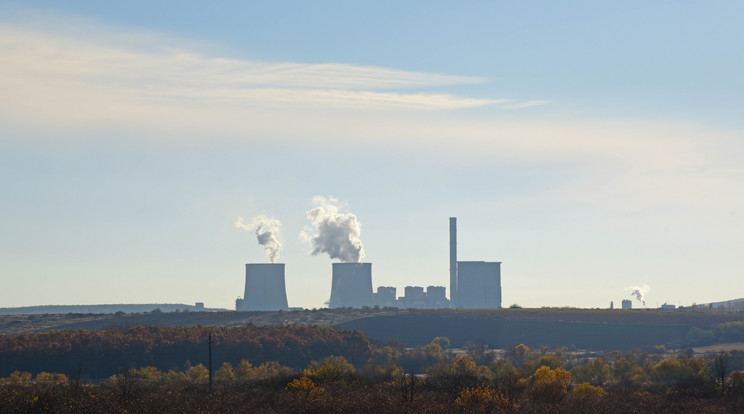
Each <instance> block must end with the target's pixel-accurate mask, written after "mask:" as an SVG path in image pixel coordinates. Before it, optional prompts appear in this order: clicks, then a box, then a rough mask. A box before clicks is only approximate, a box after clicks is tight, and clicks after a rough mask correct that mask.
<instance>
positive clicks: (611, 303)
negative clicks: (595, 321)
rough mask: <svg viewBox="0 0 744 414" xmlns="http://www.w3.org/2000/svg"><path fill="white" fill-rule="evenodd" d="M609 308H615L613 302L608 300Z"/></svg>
mask: <svg viewBox="0 0 744 414" xmlns="http://www.w3.org/2000/svg"><path fill="white" fill-rule="evenodd" d="M610 309H615V302H613V301H610Z"/></svg>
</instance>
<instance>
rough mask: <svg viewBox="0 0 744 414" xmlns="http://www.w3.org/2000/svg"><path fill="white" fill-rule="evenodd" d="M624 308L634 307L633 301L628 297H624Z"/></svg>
mask: <svg viewBox="0 0 744 414" xmlns="http://www.w3.org/2000/svg"><path fill="white" fill-rule="evenodd" d="M622 306H623V309H633V301H632V300H628V299H623V304H622Z"/></svg>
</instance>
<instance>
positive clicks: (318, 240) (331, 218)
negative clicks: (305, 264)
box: [300, 196, 364, 263]
mask: <svg viewBox="0 0 744 414" xmlns="http://www.w3.org/2000/svg"><path fill="white" fill-rule="evenodd" d="M313 204H315V205H316V206H317V207H315V208H313V209H312V210H310V211H308V212H307V214H306V216H307V219H308V220H310V223H312V227H313V228H309V227H308V226H305V229H303V230H302V232H301V233H300V239H301V240H303V241H305V242H309V243H311V244H312V246H313V251H312V252H311V254H312V255H317V254H318V253H328V256H330V258H331V259H339V260H341V261H342V262H347V263H356V262H360V261H361V260H362V258H363V257H364V247H363V246H362V241H361V240H360V239H359V235H360V233H361V231H362V226H361V224H360V223H359V221H358V220H357V217H356V216H355V215H354V214H352V213H348V212H347V213H341V212H340V210H341V209H342V207H343V206H342V205H340V204H339V201H338V199H336V198H334V197H328V198H326V197H322V196H315V197H313Z"/></svg>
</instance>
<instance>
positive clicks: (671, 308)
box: [661, 303, 677, 310]
mask: <svg viewBox="0 0 744 414" xmlns="http://www.w3.org/2000/svg"><path fill="white" fill-rule="evenodd" d="M676 308H677V307H676V306H674V305H670V304H668V303H665V304H663V305H661V310H674V309H676Z"/></svg>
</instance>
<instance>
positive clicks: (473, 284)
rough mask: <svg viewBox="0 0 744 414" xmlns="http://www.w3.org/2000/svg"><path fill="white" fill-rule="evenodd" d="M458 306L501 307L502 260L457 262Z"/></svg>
mask: <svg viewBox="0 0 744 414" xmlns="http://www.w3.org/2000/svg"><path fill="white" fill-rule="evenodd" d="M457 284H458V286H457V288H458V294H457V307H458V308H500V307H501V262H457Z"/></svg>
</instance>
